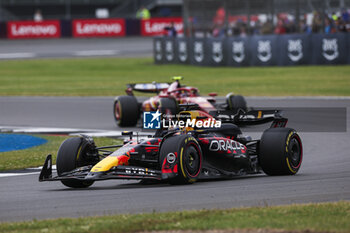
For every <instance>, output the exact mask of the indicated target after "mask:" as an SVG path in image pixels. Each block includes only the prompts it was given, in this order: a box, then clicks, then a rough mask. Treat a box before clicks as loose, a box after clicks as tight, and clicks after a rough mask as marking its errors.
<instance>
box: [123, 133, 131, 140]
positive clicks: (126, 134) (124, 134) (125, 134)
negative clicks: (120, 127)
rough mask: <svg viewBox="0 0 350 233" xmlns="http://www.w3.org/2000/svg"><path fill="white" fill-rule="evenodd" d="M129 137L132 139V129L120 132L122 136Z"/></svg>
mask: <svg viewBox="0 0 350 233" xmlns="http://www.w3.org/2000/svg"><path fill="white" fill-rule="evenodd" d="M128 135H129V137H130V139H132V136H133V132H132V131H123V132H122V136H128Z"/></svg>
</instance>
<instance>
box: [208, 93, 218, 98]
mask: <svg viewBox="0 0 350 233" xmlns="http://www.w3.org/2000/svg"><path fill="white" fill-rule="evenodd" d="M208 95H209V96H211V97H215V96H218V93H216V92H211V93H209V94H208Z"/></svg>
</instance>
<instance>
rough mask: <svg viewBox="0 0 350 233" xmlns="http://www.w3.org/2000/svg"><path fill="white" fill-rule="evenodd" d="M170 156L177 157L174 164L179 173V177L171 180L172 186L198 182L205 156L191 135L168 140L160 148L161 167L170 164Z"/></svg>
mask: <svg viewBox="0 0 350 233" xmlns="http://www.w3.org/2000/svg"><path fill="white" fill-rule="evenodd" d="M169 154H172V155H175V156H176V159H175V161H174V160H173V163H175V165H174V166H177V171H178V172H177V176H176V177H175V178H172V179H170V180H169V182H170V183H171V184H191V183H194V182H196V181H197V180H198V178H199V175H200V172H201V170H202V161H203V156H202V150H201V148H200V146H199V144H198V142H197V140H196V139H194V138H193V137H191V136H189V135H180V136H172V137H169V138H167V139H166V140H165V141H164V142H163V143H162V144H161V148H160V159H159V162H160V166H161V167H162V166H163V164H164V163H166V162H169V160H170V159H169V158H168V155H169ZM165 160H167V161H165ZM170 162H171V161H170ZM175 170H176V169H175Z"/></svg>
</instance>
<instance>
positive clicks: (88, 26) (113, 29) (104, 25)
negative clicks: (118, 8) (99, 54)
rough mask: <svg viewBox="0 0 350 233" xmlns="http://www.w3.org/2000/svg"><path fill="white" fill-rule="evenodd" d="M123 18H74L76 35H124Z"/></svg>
mask: <svg viewBox="0 0 350 233" xmlns="http://www.w3.org/2000/svg"><path fill="white" fill-rule="evenodd" d="M124 35H125V21H124V20H123V19H100V20H94V19H86V20H73V36H74V37H98V36H103V37H105V36H124Z"/></svg>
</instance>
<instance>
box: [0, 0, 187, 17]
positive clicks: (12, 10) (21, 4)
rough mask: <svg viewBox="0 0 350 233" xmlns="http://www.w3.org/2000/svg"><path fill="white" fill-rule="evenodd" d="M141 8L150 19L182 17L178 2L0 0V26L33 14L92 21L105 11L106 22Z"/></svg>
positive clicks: (180, 3) (138, 0) (145, 0)
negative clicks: (107, 18)
mask: <svg viewBox="0 0 350 233" xmlns="http://www.w3.org/2000/svg"><path fill="white" fill-rule="evenodd" d="M142 6H143V7H146V8H147V9H148V10H150V11H151V15H152V16H153V17H172V16H181V14H182V0H0V22H1V21H2V22H3V21H12V20H32V19H33V15H34V13H35V11H37V10H40V11H41V12H42V15H43V17H44V19H65V20H70V19H81V18H95V16H96V15H95V13H96V9H108V12H109V18H119V17H123V18H134V17H135V15H136V12H137V10H138V9H139V8H140V7H142Z"/></svg>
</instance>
